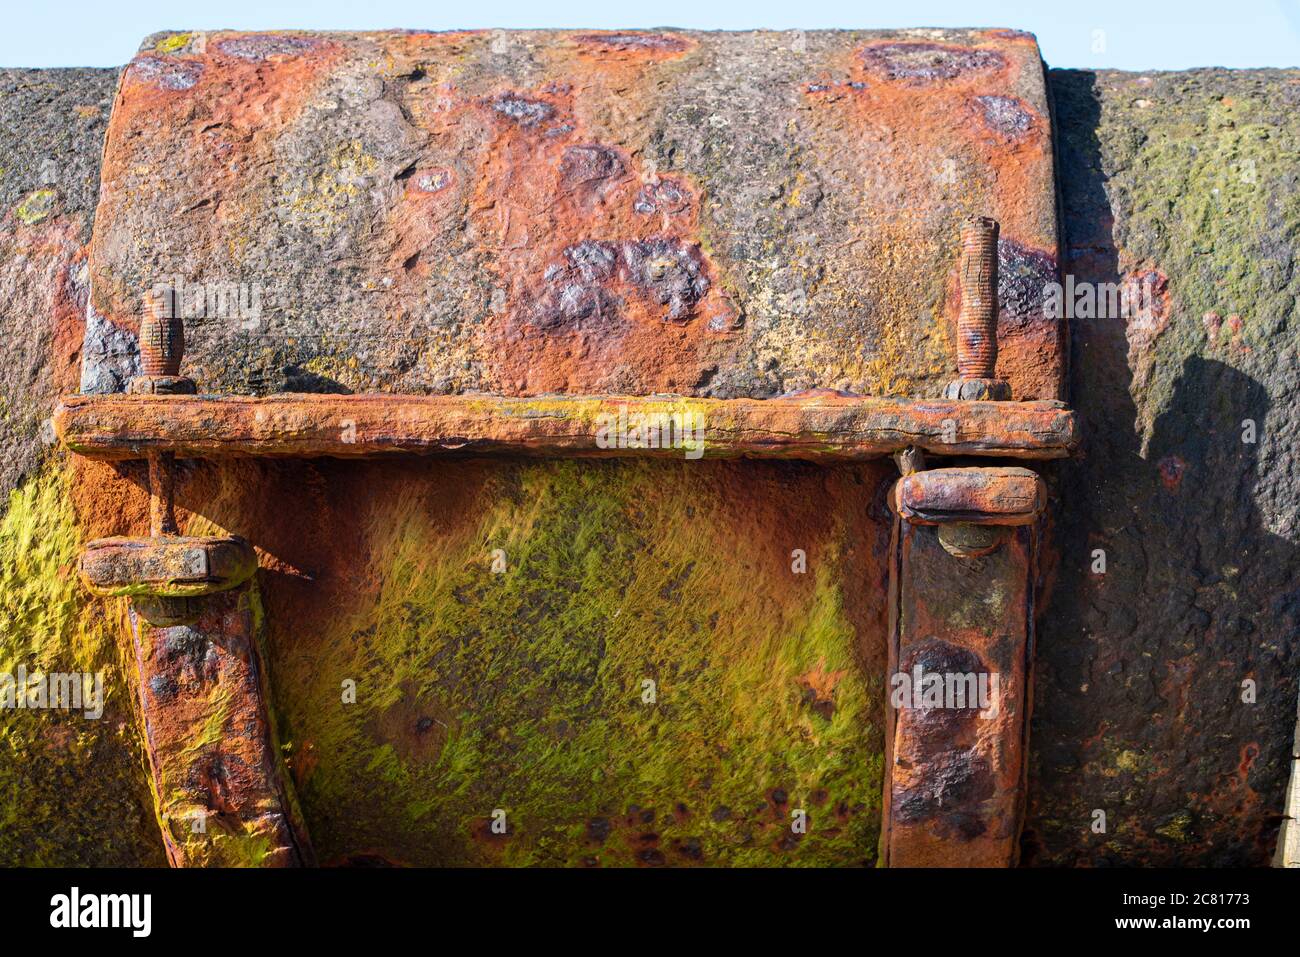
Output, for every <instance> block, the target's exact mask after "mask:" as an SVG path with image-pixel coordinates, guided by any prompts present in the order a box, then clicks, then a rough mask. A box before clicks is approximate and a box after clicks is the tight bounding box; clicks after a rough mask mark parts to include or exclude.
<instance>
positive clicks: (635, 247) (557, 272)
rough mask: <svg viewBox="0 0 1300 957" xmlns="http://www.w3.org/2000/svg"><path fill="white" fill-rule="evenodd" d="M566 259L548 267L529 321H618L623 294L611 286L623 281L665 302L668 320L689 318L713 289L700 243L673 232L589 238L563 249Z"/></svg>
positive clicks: (558, 325)
mask: <svg viewBox="0 0 1300 957" xmlns="http://www.w3.org/2000/svg"><path fill="white" fill-rule="evenodd" d="M564 259H565V262H564V263H563V264H560V263H554V264H552V265H551V266H549V267H548V268H547V270H546V274H545V278H546V281H547V283H548V284H549V286H550V290H549V292H547V293H546V294H545V295H544V296H543V297H542V299H541V301H540V302H539V303H538V304H537V307H536V308H535V309H534V311H533V315H532V318H531V323H532V324H533V325H535V326H537V327H539V328H541V329H546V330H551V329H562V328H567V327H571V326H577V325H580V324H581V323H582V322H583V321H584V320H589V319H595V320H596V321H597V322H598V323H602V324H614V323H616V322H617V321H618V320H619V319H620V315H619V311H620V305H621V302H622V300H621V299H620V297H619V296H618V295H616V294H615V293H614V292H612V291H611V290H610V288H608V287H610V286H613V285H623V286H624V288H626V289H628V291H630V292H632V293H634V294H636V295H637V296H638V297H640V298H642V299H646V300H649V301H650V302H651V303H653V304H655V305H657V306H660V307H662V309H663V314H662V315H661V317H660V318H661V319H662V320H663V321H664V322H676V323H687V322H690V321H691V320H693V319H695V318H696V307H697V306H698V304H699V303H700V301H701V300H702V299H703V298H704V297H705V295H706V294H707V293H708V290H709V278H708V276H707V275H706V273H705V267H704V263H703V260H702V258H701V256H700V252H699V249H698V247H696V246H695V245H693V244H690V243H686V242H683V241H682V240H680V239H676V238H672V237H657V238H654V239H646V240H624V241H621V242H610V241H606V240H594V239H587V240H583V241H582V242H578V243H574V244H573V245H571V246H568V247H566V248H565V250H564Z"/></svg>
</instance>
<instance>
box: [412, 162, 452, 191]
mask: <svg viewBox="0 0 1300 957" xmlns="http://www.w3.org/2000/svg"><path fill="white" fill-rule="evenodd" d="M454 181H455V175H454V174H453V173H452V171H451V170H450V169H447V168H446V167H437V168H435V169H426V170H416V171H415V173H414V174H413V175H412V176H411V187H410V188H411V189H412V190H413V191H414V192H417V193H441V192H442V191H443V190H445V189H446V188H447V187H448V186H450V185H451V184H452V183H453V182H454Z"/></svg>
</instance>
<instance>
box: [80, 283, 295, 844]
mask: <svg viewBox="0 0 1300 957" xmlns="http://www.w3.org/2000/svg"><path fill="white" fill-rule="evenodd" d="M140 333H141V334H140V351H141V355H142V359H143V365H144V371H145V374H144V375H142V376H138V377H137V378H136V379H134V380H132V382H131V383H130V387H129V391H131V392H134V393H140V394H144V395H146V396H150V397H157V398H158V400H159V401H163V402H169V401H183V398H180V399H178V398H162V397H163V396H178V395H179V396H184V394H185V393H193V392H194V383H193V382H191V381H190V380H189V379H186V378H184V377H183V376H181V375H180V362H181V358H182V356H183V354H184V348H185V335H184V328H183V324H182V322H181V319H180V316H179V313H178V312H177V311H176V309H175V308H174V303H173V300H172V297H171V296H170V295H169V294H168V295H163V296H155V298H154V300H153V307H152V308H151V309H150V310H149V312H148V313H147V314H146V316H145V319H144V321H143V322H142V323H141V330H140ZM146 458H147V459H148V462H149V530H150V535H149V537H139V538H130V537H119V538H105V539H99V540H97V541H92V542H90V543H89V544H88V545H87V546H86V547H85V549H84V550H83V552H82V554H81V560H80V571H81V579H82V582H83V583H84V584H85V586H86V588H87V589H89V590H90V591H91V592H93V593H94V594H97V595H103V596H107V597H125V598H127V599H128V600H130V602H131V607H132V612H133V614H132V615H131V616H130V624H131V639H132V645H133V647H134V650H135V659H136V666H137V671H138V674H137V678H138V683H137V688H138V692H139V696H140V713H141V715H142V716H143V718H144V721H143V725H144V736H145V745H146V749H147V752H148V756H149V767H150V771H151V772H152V774H153V778H154V787H153V792H154V795H155V799H156V802H157V812H158V818H159V822H160V824H161V826H162V836H163V844H164V846H165V847H166V850H167V857H168V860H169V861H170V862H171V863H172V865H173V866H175V867H187V866H222V865H228V864H232V863H247V862H248V861H249V859H250V857H251V859H252V860H253V861H255V862H256V863H259V864H261V865H263V866H272V867H276V866H279V867H284V866H297V865H301V864H309V863H312V851H311V845H310V843H309V842H308V839H307V836H306V831H305V829H304V828H303V826H302V824H301V822H300V821H298V820H297V815H296V809H295V806H294V802H293V801H292V799H291V797H290V794H289V785H288V783H287V781H286V779H285V775H284V769H283V767H282V762H281V759H280V752H279V747H278V745H277V743H276V740H275V734H274V730H273V728H272V725H271V721H270V715H269V712H268V709H267V705H266V697H265V689H264V687H263V681H264V679H263V676H262V668H261V666H260V663H259V660H258V653H257V647H256V643H257V634H256V627H257V625H256V622H257V618H256V615H255V613H254V612H255V598H254V596H253V591H252V589H251V587H250V586H249V580H250V579H251V578H252V576H253V574H254V573H255V572H256V571H257V555H256V553H255V552H254V550H253V546H252V545H251V544H249V543H248V542H247V541H246V540H244V539H243V538H240V537H239V536H229V537H195V536H182V535H181V534H180V529H179V526H178V524H177V521H176V509H175V484H176V454H175V451H174V450H172V449H162V448H151V449H149V450H147V452H146ZM196 729H198V730H201V732H202V734H201V735H200V736H199V737H197V739H196Z"/></svg>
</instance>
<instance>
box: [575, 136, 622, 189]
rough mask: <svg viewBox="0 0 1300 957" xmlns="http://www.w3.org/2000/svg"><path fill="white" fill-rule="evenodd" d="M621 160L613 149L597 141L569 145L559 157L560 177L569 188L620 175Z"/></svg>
mask: <svg viewBox="0 0 1300 957" xmlns="http://www.w3.org/2000/svg"><path fill="white" fill-rule="evenodd" d="M622 173H623V161H622V160H621V159H620V158H619V155H618V153H617V152H616V151H615V150H612V149H610V148H609V147H608V146H601V145H600V144H598V143H588V144H585V145H582V146H569V147H566V148H565V150H564V155H563V156H561V157H560V177H561V178H562V179H563V180H564V183H565V185H566V186H569V187H570V188H572V187H575V186H580V185H584V184H593V183H597V182H599V181H601V180H606V179H613V178H615V177H618V176H620V175H622Z"/></svg>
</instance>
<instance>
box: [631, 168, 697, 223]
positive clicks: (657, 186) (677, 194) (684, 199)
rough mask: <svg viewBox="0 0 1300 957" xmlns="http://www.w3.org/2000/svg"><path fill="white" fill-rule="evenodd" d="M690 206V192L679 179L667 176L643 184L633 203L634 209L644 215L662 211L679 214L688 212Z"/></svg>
mask: <svg viewBox="0 0 1300 957" xmlns="http://www.w3.org/2000/svg"><path fill="white" fill-rule="evenodd" d="M690 208H691V197H690V193H689V192H688V191H687V190H686V188H685V187H683V186H682V184H681V183H679V182H678V181H677V180H675V179H669V178H667V177H665V178H663V179H660V180H659V181H658V182H655V183H646V184H645V185H644V186H642V187H641V189H640V190H639V191H638V192H637V194H636V200H635V201H634V202H633V204H632V209H633V211H634V212H637V213H640V214H641V215H642V216H650V215H653V214H655V213H661V212H662V213H668V214H671V215H677V214H679V213H685V212H687V211H688V210H689V209H690Z"/></svg>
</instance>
